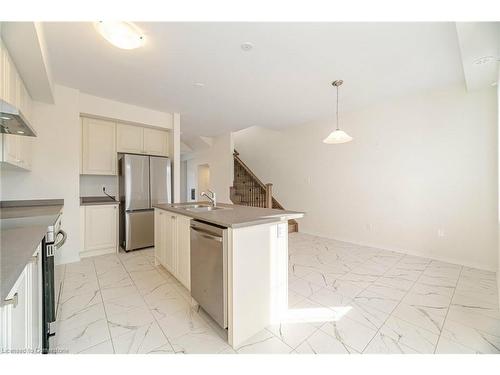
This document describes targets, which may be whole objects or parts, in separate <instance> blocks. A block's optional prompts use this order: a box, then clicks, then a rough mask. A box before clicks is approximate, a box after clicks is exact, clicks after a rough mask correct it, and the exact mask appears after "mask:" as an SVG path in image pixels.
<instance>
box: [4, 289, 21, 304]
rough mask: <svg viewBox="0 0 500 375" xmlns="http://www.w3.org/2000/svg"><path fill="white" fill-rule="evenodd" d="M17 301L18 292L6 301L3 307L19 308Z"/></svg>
mask: <svg viewBox="0 0 500 375" xmlns="http://www.w3.org/2000/svg"><path fill="white" fill-rule="evenodd" d="M17 300H18V296H17V292H16V293H15V294H14V295H13V296H12V298H9V299H6V300H4V301H3V304H2V305H3V306H7V305H12V306H13V307H16V306H17Z"/></svg>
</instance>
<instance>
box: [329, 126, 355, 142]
mask: <svg viewBox="0 0 500 375" xmlns="http://www.w3.org/2000/svg"><path fill="white" fill-rule="evenodd" d="M349 141H352V137H351V136H350V135H349V134H347V133H346V132H345V131H343V130H340V129H337V130H334V131H332V132H331V133H330V135H329V136H328V137H326V138H325V139H323V143H327V144H329V145H335V144H338V143H346V142H349Z"/></svg>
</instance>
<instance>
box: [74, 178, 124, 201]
mask: <svg viewBox="0 0 500 375" xmlns="http://www.w3.org/2000/svg"><path fill="white" fill-rule="evenodd" d="M103 186H104V187H105V188H106V193H108V194H109V195H111V196H114V197H116V196H117V195H118V177H117V176H97V175H95V176H94V175H81V176H80V196H81V197H101V196H102V197H104V196H106V195H105V194H104V193H103V191H102V187H103Z"/></svg>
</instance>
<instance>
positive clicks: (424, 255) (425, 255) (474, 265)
mask: <svg viewBox="0 0 500 375" xmlns="http://www.w3.org/2000/svg"><path fill="white" fill-rule="evenodd" d="M299 232H300V233H305V234H310V235H313V236H318V237H323V238H328V239H331V240H336V241H341V242H348V243H352V244H354V245H358V246H367V247H373V248H375V249H380V250H386V251H394V252H395V253H400V254H406V255H413V256H418V257H422V258H429V259H432V260H438V261H441V262H447V263H453V264H458V265H460V266H465V267H471V268H477V269H480V270H485V271H492V272H496V271H497V270H496V268H495V267H494V266H493V265H490V266H487V265H484V264H480V263H475V262H464V261H462V260H458V259H454V258H447V257H440V256H435V255H431V254H428V253H425V252H418V251H411V250H407V249H395V248H388V247H386V246H380V245H375V244H371V243H366V242H358V241H352V240H346V239H341V238H335V237H328V236H325V235H324V234H319V233H313V232H310V231H299ZM497 279H498V275H497ZM498 284H499V287H500V280H499V282H498Z"/></svg>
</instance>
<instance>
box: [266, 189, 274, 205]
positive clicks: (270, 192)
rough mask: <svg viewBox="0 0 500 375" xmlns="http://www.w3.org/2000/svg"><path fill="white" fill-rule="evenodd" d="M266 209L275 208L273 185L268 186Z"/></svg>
mask: <svg viewBox="0 0 500 375" xmlns="http://www.w3.org/2000/svg"><path fill="white" fill-rule="evenodd" d="M266 208H273V184H266Z"/></svg>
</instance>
